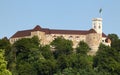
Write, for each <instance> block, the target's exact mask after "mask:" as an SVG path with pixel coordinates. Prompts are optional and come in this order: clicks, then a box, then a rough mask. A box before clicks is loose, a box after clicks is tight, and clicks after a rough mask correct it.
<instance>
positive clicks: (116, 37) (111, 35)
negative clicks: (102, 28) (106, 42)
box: [108, 34, 119, 42]
mask: <svg viewBox="0 0 120 75" xmlns="http://www.w3.org/2000/svg"><path fill="white" fill-rule="evenodd" d="M108 37H109V38H110V40H111V41H112V42H114V41H117V40H118V39H119V37H118V36H117V34H108Z"/></svg>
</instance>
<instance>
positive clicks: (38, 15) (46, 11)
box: [0, 0, 120, 38]
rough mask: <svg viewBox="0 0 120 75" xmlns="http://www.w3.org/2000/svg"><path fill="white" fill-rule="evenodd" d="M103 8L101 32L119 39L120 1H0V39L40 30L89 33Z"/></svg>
mask: <svg viewBox="0 0 120 75" xmlns="http://www.w3.org/2000/svg"><path fill="white" fill-rule="evenodd" d="M100 8H102V15H101V17H102V18H103V32H104V33H105V34H106V35H107V34H111V33H115V34H117V35H118V36H120V0H0V38H3V37H5V36H6V37H8V38H10V37H11V36H12V35H13V34H15V33H16V32H17V31H20V30H27V29H32V28H34V27H35V26H36V25H40V26H41V27H42V28H50V29H67V30H89V29H91V28H92V18H99V17H100V14H99V9H100Z"/></svg>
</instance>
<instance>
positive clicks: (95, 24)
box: [92, 18, 102, 34]
mask: <svg viewBox="0 0 120 75" xmlns="http://www.w3.org/2000/svg"><path fill="white" fill-rule="evenodd" d="M92 28H93V29H94V30H95V31H96V32H97V33H99V34H102V18H93V19H92Z"/></svg>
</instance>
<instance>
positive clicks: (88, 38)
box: [10, 18, 111, 54]
mask: <svg viewBox="0 0 120 75" xmlns="http://www.w3.org/2000/svg"><path fill="white" fill-rule="evenodd" d="M33 36H38V38H39V39H40V40H41V43H42V44H43V45H46V44H50V42H52V41H53V40H54V39H55V38H56V37H59V36H60V37H64V38H65V39H68V40H71V41H72V42H73V48H76V47H77V45H78V43H79V42H80V41H84V42H86V43H87V44H88V45H89V47H90V48H91V51H90V53H91V54H94V53H96V51H97V50H98V47H99V44H100V43H103V44H105V45H108V46H110V44H111V40H110V39H109V38H108V37H107V36H106V35H105V34H104V33H103V32H102V18H93V19H92V28H91V29H90V30H58V29H48V28H41V27H40V26H39V25H37V26H36V27H35V28H33V29H30V30H22V31H18V32H16V33H15V34H14V35H13V36H12V37H11V38H10V43H11V44H13V43H14V42H15V41H17V40H19V39H21V38H31V37H33Z"/></svg>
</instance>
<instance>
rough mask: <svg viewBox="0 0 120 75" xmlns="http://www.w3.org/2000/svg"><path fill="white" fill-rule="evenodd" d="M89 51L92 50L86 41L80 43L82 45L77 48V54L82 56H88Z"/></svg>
mask: <svg viewBox="0 0 120 75" xmlns="http://www.w3.org/2000/svg"><path fill="white" fill-rule="evenodd" d="M89 50H90V47H89V46H88V44H87V43H85V42H84V41H80V43H79V44H78V47H77V48H76V52H77V53H80V54H87V53H88V51H89Z"/></svg>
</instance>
